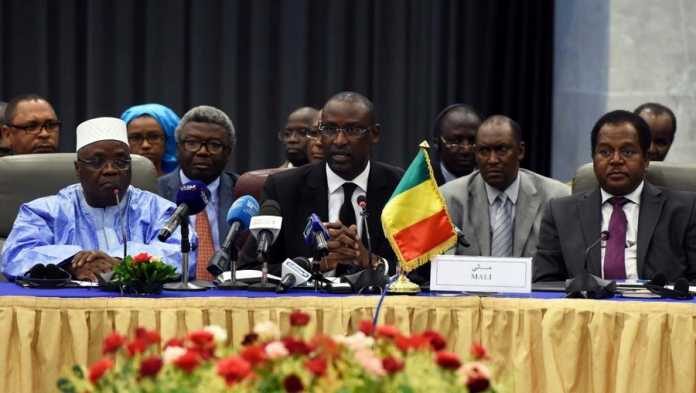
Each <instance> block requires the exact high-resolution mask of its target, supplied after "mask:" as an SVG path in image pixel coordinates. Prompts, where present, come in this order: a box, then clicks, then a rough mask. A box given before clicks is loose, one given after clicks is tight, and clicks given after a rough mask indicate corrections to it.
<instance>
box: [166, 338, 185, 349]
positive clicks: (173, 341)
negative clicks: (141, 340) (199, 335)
mask: <svg viewBox="0 0 696 393" xmlns="http://www.w3.org/2000/svg"><path fill="white" fill-rule="evenodd" d="M164 347H165V348H169V347H182V348H183V347H184V341H183V340H181V339H180V338H170V339H169V340H167V342H166V343H164Z"/></svg>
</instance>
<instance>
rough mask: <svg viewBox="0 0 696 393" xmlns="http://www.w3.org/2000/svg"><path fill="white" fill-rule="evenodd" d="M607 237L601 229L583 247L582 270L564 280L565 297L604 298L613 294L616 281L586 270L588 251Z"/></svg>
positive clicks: (606, 233) (607, 233) (605, 232)
mask: <svg viewBox="0 0 696 393" xmlns="http://www.w3.org/2000/svg"><path fill="white" fill-rule="evenodd" d="M607 239H609V232H607V231H602V232H601V233H600V234H599V238H598V239H597V240H595V241H594V242H592V243H591V244H590V245H589V246H588V247H587V248H586V249H585V255H584V256H585V261H584V265H583V271H582V272H581V273H580V274H578V275H576V276H575V277H573V278H571V279H568V280H566V282H565V291H566V294H567V297H570V298H578V297H579V298H590V299H605V298H609V297H612V296H614V293H615V292H616V282H615V281H611V280H604V279H602V278H600V277H598V276H595V275H593V274H592V273H590V272H589V271H588V270H587V265H588V260H589V255H590V252H591V251H592V250H593V249H594V248H595V247H597V245H598V244H600V243H601V242H602V240H607Z"/></svg>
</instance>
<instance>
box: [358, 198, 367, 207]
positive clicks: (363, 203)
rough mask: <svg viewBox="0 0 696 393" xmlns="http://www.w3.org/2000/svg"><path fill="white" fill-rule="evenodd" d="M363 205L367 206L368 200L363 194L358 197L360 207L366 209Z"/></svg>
mask: <svg viewBox="0 0 696 393" xmlns="http://www.w3.org/2000/svg"><path fill="white" fill-rule="evenodd" d="M363 205H367V198H366V197H365V195H362V194H361V195H358V206H360V207H362V208H363V209H364V208H365V206H363Z"/></svg>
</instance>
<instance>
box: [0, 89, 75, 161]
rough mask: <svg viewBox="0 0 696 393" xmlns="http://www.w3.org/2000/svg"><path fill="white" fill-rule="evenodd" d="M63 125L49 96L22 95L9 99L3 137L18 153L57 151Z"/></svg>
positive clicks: (13, 150)
mask: <svg viewBox="0 0 696 393" xmlns="http://www.w3.org/2000/svg"><path fill="white" fill-rule="evenodd" d="M60 125H61V122H60V121H59V120H58V117H57V116H56V112H55V111H54V110H53V106H51V104H50V103H49V102H48V101H47V100H46V99H45V98H43V97H41V96H39V95H36V94H26V95H20V96H16V97H14V98H12V99H11V100H10V102H8V103H7V107H6V108H5V123H4V125H3V126H2V137H3V139H7V141H8V143H9V145H10V148H11V149H12V152H13V153H14V154H35V153H55V152H56V151H58V139H59V133H60Z"/></svg>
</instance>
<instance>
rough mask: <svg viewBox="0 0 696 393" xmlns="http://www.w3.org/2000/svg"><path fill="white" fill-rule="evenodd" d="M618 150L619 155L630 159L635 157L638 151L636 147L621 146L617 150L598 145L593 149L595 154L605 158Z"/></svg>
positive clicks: (610, 156)
mask: <svg viewBox="0 0 696 393" xmlns="http://www.w3.org/2000/svg"><path fill="white" fill-rule="evenodd" d="M617 151H618V152H619V156H621V158H623V159H624V160H630V159H631V158H633V157H636V156H637V155H638V154H639V153H640V151H639V150H638V149H635V148H632V147H622V148H620V149H618V150H614V149H611V148H608V147H599V148H597V149H596V150H595V154H596V155H598V156H600V157H602V158H604V159H605V160H608V159H610V158H612V157H613V156H614V154H616V152H617Z"/></svg>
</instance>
